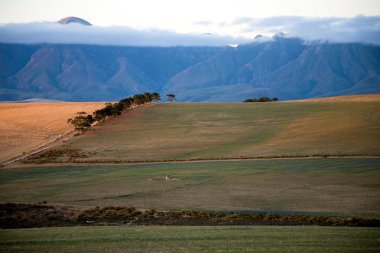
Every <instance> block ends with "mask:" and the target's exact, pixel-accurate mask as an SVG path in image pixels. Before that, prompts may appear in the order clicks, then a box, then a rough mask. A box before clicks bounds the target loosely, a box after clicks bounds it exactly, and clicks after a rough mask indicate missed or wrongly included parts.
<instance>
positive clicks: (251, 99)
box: [244, 97, 279, 103]
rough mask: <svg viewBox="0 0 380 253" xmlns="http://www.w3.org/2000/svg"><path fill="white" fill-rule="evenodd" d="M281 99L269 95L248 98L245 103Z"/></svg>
mask: <svg viewBox="0 0 380 253" xmlns="http://www.w3.org/2000/svg"><path fill="white" fill-rule="evenodd" d="M278 100H279V99H278V98H276V97H274V98H269V97H260V98H248V99H246V100H244V103H247V102H275V101H278Z"/></svg>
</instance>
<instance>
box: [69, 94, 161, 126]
mask: <svg viewBox="0 0 380 253" xmlns="http://www.w3.org/2000/svg"><path fill="white" fill-rule="evenodd" d="M159 100H161V97H160V94H158V93H157V92H154V93H149V92H145V93H144V94H136V95H134V96H132V97H128V98H123V99H121V100H120V101H119V102H116V103H106V104H105V106H104V108H102V109H99V110H96V111H95V112H93V114H92V115H91V114H86V113H85V112H78V113H77V114H76V115H75V116H74V117H72V118H70V119H68V120H67V122H68V123H70V124H72V125H74V127H75V130H77V131H79V132H83V131H85V130H87V129H88V128H90V127H91V125H92V124H93V123H95V122H101V121H103V120H105V119H107V118H109V117H116V116H118V115H120V114H121V112H122V111H124V110H126V109H129V108H133V107H137V106H141V105H145V104H148V103H151V102H153V101H159Z"/></svg>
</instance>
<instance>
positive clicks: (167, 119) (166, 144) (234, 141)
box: [56, 101, 380, 162]
mask: <svg viewBox="0 0 380 253" xmlns="http://www.w3.org/2000/svg"><path fill="white" fill-rule="evenodd" d="M378 140H380V102H378V101H377V102H376V101H375V102H318V103H307V102H303V103H300V102H276V103H223V104H222V103H208V104H197V103H192V104H183V103H172V104H167V103H166V104H158V105H153V106H148V107H144V108H137V109H135V110H133V111H130V112H127V113H125V114H123V116H121V117H119V118H116V119H113V120H110V121H108V122H105V123H103V124H102V125H101V126H97V127H95V128H93V129H92V130H91V131H90V132H88V133H86V134H84V135H82V136H78V137H75V138H73V139H71V140H70V141H68V142H66V143H64V144H63V145H61V146H59V147H56V148H57V149H67V150H77V149H78V150H79V151H80V152H81V154H83V155H87V157H86V158H80V157H79V158H77V159H76V160H77V161H95V162H97V161H98V162H99V161H145V160H186V159H208V158H212V159H215V158H241V157H260V156H266V157H271V156H277V157H278V156H309V155H321V156H323V155H380V142H379V141H378ZM65 159H67V158H64V157H61V158H58V159H57V160H58V161H62V160H65Z"/></svg>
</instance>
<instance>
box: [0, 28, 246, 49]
mask: <svg viewBox="0 0 380 253" xmlns="http://www.w3.org/2000/svg"><path fill="white" fill-rule="evenodd" d="M0 41H1V42H7V43H63V44H68V43H70V44H95V45H120V46H128V45H129V46H226V45H229V44H243V43H248V42H249V41H250V39H249V38H244V37H232V36H217V35H213V34H209V33H207V34H180V33H175V32H171V31H165V30H156V29H145V30H138V29H133V28H131V27H126V26H112V27H99V26H83V25H80V24H68V25H62V24H59V23H46V22H44V23H26V24H5V25H0Z"/></svg>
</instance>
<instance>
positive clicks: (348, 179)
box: [0, 158, 380, 217]
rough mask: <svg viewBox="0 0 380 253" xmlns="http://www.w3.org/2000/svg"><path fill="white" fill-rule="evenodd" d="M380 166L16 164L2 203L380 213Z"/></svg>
mask: <svg viewBox="0 0 380 253" xmlns="http://www.w3.org/2000/svg"><path fill="white" fill-rule="evenodd" d="M379 168H380V159H378V158H360V159H358V158H349V159H348V158H346V159H343V158H339V159H338V158H327V159H323V158H320V159H286V160H243V161H228V162H227V161H211V162H183V163H160V164H137V165H119V166H117V165H103V166H95V165H94V166H64V167H35V168H18V169H14V168H13V169H2V170H0V201H2V202H5V201H11V202H32V203H35V202H39V201H47V202H48V203H51V204H52V203H55V204H67V205H81V206H107V205H113V206H134V207H137V208H146V209H151V208H156V209H159V210H167V209H201V210H202V209H212V210H277V211H279V212H293V211H303V212H322V213H336V214H343V215H363V216H370V217H380V211H379V210H380V201H379V196H380V180H379V179H380V171H379ZM165 175H171V176H173V177H174V178H175V179H174V180H169V181H168V180H164V178H165Z"/></svg>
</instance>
